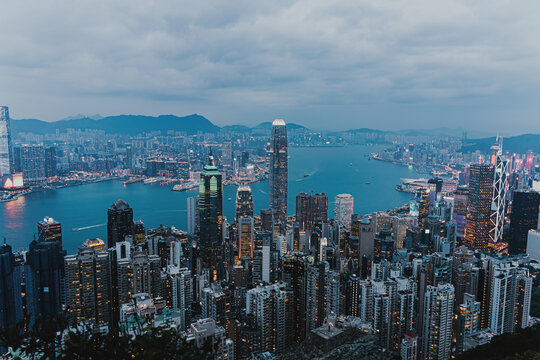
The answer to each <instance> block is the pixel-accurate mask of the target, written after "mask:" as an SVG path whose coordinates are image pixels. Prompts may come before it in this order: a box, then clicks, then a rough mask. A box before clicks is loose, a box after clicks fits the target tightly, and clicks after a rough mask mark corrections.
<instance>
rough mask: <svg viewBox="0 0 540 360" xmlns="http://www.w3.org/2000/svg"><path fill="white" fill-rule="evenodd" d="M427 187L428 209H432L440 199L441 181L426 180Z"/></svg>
mask: <svg viewBox="0 0 540 360" xmlns="http://www.w3.org/2000/svg"><path fill="white" fill-rule="evenodd" d="M428 186H429V209H430V210H431V209H433V206H435V203H436V202H437V201H439V200H441V198H442V187H443V179H441V178H437V177H436V178H432V179H429V180H428Z"/></svg>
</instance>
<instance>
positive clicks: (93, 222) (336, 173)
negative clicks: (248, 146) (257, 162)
mask: <svg viewBox="0 0 540 360" xmlns="http://www.w3.org/2000/svg"><path fill="white" fill-rule="evenodd" d="M381 148H382V147H381V146H347V147H313V148H290V149H289V155H290V159H289V200H288V213H289V214H290V215H292V214H294V212H295V196H296V194H298V193H299V192H302V191H304V192H308V193H309V192H324V193H326V194H327V195H328V197H329V205H328V208H329V211H328V212H329V216H332V213H333V205H334V204H333V199H334V197H335V196H336V195H337V194H339V193H350V194H352V195H353V196H354V210H355V212H356V213H359V214H366V213H371V212H374V211H381V210H388V209H391V208H393V207H396V206H399V205H402V204H405V203H406V202H408V201H409V199H410V196H411V195H410V194H406V193H400V192H398V191H396V190H395V186H396V185H397V184H399V183H400V182H401V181H400V179H401V178H411V177H417V176H419V175H418V174H417V173H415V172H414V170H412V169H410V168H408V167H405V166H400V165H397V164H392V163H386V162H381V161H373V160H369V159H370V158H369V154H370V153H372V152H377V151H378V150H380V149H381ZM306 175H307V176H306ZM171 187H172V186H170V185H167V186H161V185H144V184H143V183H135V184H131V185H127V186H124V185H123V184H122V182H121V181H107V182H101V183H94V184H88V185H83V186H76V187H69V188H63V189H58V190H51V191H46V192H39V193H33V194H29V195H26V196H21V197H20V198H19V199H17V200H15V201H11V202H5V203H1V204H0V237H5V238H6V241H7V242H8V244H10V245H12V247H13V248H14V249H21V248H27V247H28V244H29V243H30V242H31V241H32V239H33V238H34V236H35V234H36V230H37V222H38V221H39V220H41V219H42V218H43V217H45V216H52V217H53V218H54V219H55V220H57V221H59V222H61V223H62V229H63V231H62V232H63V243H64V248H65V250H67V252H68V253H74V252H76V251H77V248H78V247H79V246H80V245H81V244H82V242H83V241H84V240H85V239H88V238H95V237H99V238H102V239H103V240H106V237H107V235H106V234H107V228H106V223H107V209H108V208H109V206H111V204H113V203H114V202H115V201H116V200H117V199H119V198H121V199H124V200H125V201H127V202H128V203H129V204H130V206H131V207H132V208H133V212H134V217H135V219H136V220H139V219H140V220H142V221H143V222H144V224H145V226H146V227H147V228H149V227H156V226H159V225H160V224H163V225H166V226H176V227H177V228H179V229H186V224H187V214H186V208H187V198H188V197H190V196H195V195H197V191H196V190H192V191H186V192H178V191H171ZM251 188H252V191H253V199H254V207H255V213H256V214H258V213H259V211H260V209H264V208H267V207H268V181H262V182H259V183H256V184H252V185H251ZM235 198H236V187H233V186H226V187H225V188H224V199H223V204H224V213H225V216H226V217H227V218H229V219H232V218H233V217H234V209H235ZM73 229H77V230H76V231H73Z"/></svg>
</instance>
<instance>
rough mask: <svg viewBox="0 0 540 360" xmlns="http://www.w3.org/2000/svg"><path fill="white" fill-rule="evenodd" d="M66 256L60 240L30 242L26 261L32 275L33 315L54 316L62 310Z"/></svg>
mask: <svg viewBox="0 0 540 360" xmlns="http://www.w3.org/2000/svg"><path fill="white" fill-rule="evenodd" d="M64 256H65V252H64V251H63V250H62V246H61V245H60V243H58V242H56V241H55V242H37V241H32V242H31V243H30V249H29V251H28V254H27V255H26V261H27V263H28V265H30V271H31V275H30V276H31V277H32V289H31V291H32V293H33V298H32V299H31V300H29V301H31V302H32V304H31V307H32V308H33V312H32V317H34V318H35V317H37V316H43V317H44V318H52V317H54V316H56V315H57V314H58V313H59V312H60V311H61V310H62V298H63V297H64V278H63V276H62V275H63V272H64Z"/></svg>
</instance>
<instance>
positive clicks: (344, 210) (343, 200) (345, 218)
mask: <svg viewBox="0 0 540 360" xmlns="http://www.w3.org/2000/svg"><path fill="white" fill-rule="evenodd" d="M353 212H354V199H353V196H352V195H351V194H339V195H336V198H335V201H334V219H335V220H336V221H337V222H338V224H340V225H343V226H344V227H345V228H346V229H350V228H351V221H352V214H353Z"/></svg>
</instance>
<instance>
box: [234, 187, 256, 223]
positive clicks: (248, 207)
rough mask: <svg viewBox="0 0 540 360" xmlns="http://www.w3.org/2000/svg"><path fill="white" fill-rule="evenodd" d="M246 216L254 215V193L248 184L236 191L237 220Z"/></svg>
mask: <svg viewBox="0 0 540 360" xmlns="http://www.w3.org/2000/svg"><path fill="white" fill-rule="evenodd" d="M244 216H247V217H253V195H252V193H251V188H250V187H249V186H247V185H243V186H239V187H238V190H237V192H236V220H237V221H238V220H239V219H240V218H241V217H244Z"/></svg>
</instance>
